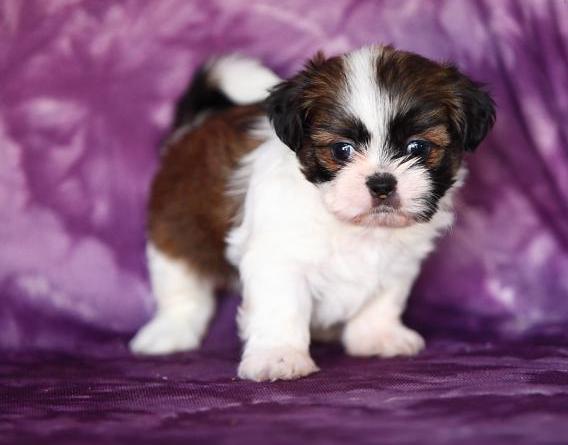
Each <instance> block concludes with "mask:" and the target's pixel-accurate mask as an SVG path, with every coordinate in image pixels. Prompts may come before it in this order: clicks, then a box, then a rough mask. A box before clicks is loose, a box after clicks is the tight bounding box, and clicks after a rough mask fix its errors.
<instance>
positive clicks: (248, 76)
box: [173, 54, 280, 129]
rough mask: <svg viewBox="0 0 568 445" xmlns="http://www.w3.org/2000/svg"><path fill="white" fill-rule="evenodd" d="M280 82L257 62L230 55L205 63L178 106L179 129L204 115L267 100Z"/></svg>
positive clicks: (176, 120) (176, 112)
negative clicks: (269, 91)
mask: <svg viewBox="0 0 568 445" xmlns="http://www.w3.org/2000/svg"><path fill="white" fill-rule="evenodd" d="M278 82H280V78H279V77H278V76H277V75H276V74H274V73H273V72H272V71H271V70H270V69H268V68H267V67H265V66H264V65H262V64H261V63H260V61H258V60H255V59H249V58H246V57H243V56H240V55H236V54H230V55H227V56H222V57H218V58H215V59H212V60H210V61H209V62H207V63H205V64H204V65H203V66H202V67H201V68H200V69H199V70H198V71H197V73H196V74H195V76H194V77H193V79H192V80H191V82H190V84H189V87H188V89H187V91H186V92H185V93H184V95H183V96H182V97H181V98H180V100H179V101H178V103H177V106H176V111H175V117H174V125H173V128H174V129H176V128H178V127H180V126H182V125H184V124H187V123H190V122H192V121H193V120H194V119H195V118H196V117H197V115H198V114H200V113H202V112H204V111H217V110H222V109H224V108H227V107H230V106H234V105H246V104H251V103H254V102H259V101H261V100H264V99H265V98H266V96H267V95H268V90H269V89H270V88H272V87H273V86H274V85H276V84H277V83H278Z"/></svg>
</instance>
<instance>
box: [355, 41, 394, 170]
mask: <svg viewBox="0 0 568 445" xmlns="http://www.w3.org/2000/svg"><path fill="white" fill-rule="evenodd" d="M382 51H383V50H382V48H379V47H372V46H371V47H366V48H361V49H360V50H358V51H355V52H353V53H351V54H349V55H347V56H346V59H345V66H346V73H345V74H346V77H347V108H348V110H349V112H351V113H352V114H353V115H354V116H355V117H357V118H358V119H360V120H361V122H363V124H364V125H365V127H367V130H368V131H369V133H370V134H371V141H370V143H369V146H368V147H367V149H368V152H369V157H370V158H374V159H376V160H377V163H378V164H386V163H387V162H388V160H389V159H388V153H387V152H386V150H385V146H386V140H387V136H388V124H389V121H390V120H391V119H392V117H393V113H394V112H393V110H394V106H395V104H393V102H392V100H391V98H390V97H389V95H388V94H387V93H386V92H385V91H384V90H381V88H380V86H379V84H378V83H377V59H378V57H379V56H380V55H381V53H382Z"/></svg>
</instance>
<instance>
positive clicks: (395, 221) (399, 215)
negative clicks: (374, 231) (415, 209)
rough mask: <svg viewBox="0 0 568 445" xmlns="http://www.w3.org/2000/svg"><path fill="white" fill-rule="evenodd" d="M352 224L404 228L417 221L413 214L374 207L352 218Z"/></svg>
mask: <svg viewBox="0 0 568 445" xmlns="http://www.w3.org/2000/svg"><path fill="white" fill-rule="evenodd" d="M350 222H351V223H352V224H356V225H360V226H367V227H388V228H403V227H408V226H411V225H413V224H416V223H417V220H416V219H415V218H414V217H412V216H411V215H409V214H407V213H405V212H402V211H400V210H395V209H392V208H381V207H378V208H377V207H374V208H372V209H370V210H369V211H367V212H365V213H362V214H360V215H357V216H356V217H354V218H352V219H351V220H350Z"/></svg>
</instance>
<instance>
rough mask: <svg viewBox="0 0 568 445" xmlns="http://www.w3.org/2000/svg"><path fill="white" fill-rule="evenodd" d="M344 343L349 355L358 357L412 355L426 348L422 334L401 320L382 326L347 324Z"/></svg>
mask: <svg viewBox="0 0 568 445" xmlns="http://www.w3.org/2000/svg"><path fill="white" fill-rule="evenodd" d="M343 345H344V346H345V350H346V351H347V353H348V354H349V355H353V356H358V357H369V356H379V357H385V358H388V357H397V356H412V355H416V354H418V353H419V352H420V351H421V350H422V349H424V346H425V343H424V339H423V338H422V336H421V335H420V334H419V333H418V332H416V331H413V330H412V329H409V328H407V327H406V326H404V325H403V324H402V323H400V322H392V323H389V324H387V325H383V326H381V327H376V328H374V329H369V326H363V325H358V324H347V326H346V327H345V331H344V333H343Z"/></svg>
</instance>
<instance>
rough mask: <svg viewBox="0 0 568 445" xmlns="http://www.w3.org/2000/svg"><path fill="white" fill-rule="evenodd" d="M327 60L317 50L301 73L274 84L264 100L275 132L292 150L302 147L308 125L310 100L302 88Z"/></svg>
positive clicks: (307, 84)
mask: <svg viewBox="0 0 568 445" xmlns="http://www.w3.org/2000/svg"><path fill="white" fill-rule="evenodd" d="M326 60H327V59H326V57H325V55H324V53H323V52H321V51H318V52H317V53H316V54H315V55H314V56H313V57H312V58H311V60H309V61H308V62H307V63H306V64H305V66H304V69H303V70H302V71H300V73H298V74H296V75H295V76H294V77H292V78H291V79H290V80H286V81H284V82H281V83H279V84H278V85H276V86H275V87H274V88H273V89H272V90H271V92H270V95H269V96H268V98H267V99H266V101H265V106H266V112H267V114H268V118H269V119H270V121H271V122H272V125H273V126H274V130H275V131H276V135H277V136H278V137H279V138H280V139H281V140H282V142H284V143H285V144H286V145H287V146H288V147H290V148H291V149H292V150H294V151H298V150H299V149H300V148H301V147H302V143H303V141H304V135H305V132H306V130H307V126H308V119H307V116H308V108H309V106H308V102H309V100H306V97H304V90H305V89H306V87H308V86H309V85H310V83H311V80H310V79H312V78H313V75H314V73H316V72H317V70H318V69H319V68H320V67H321V65H323V64H324V63H325V62H326Z"/></svg>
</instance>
